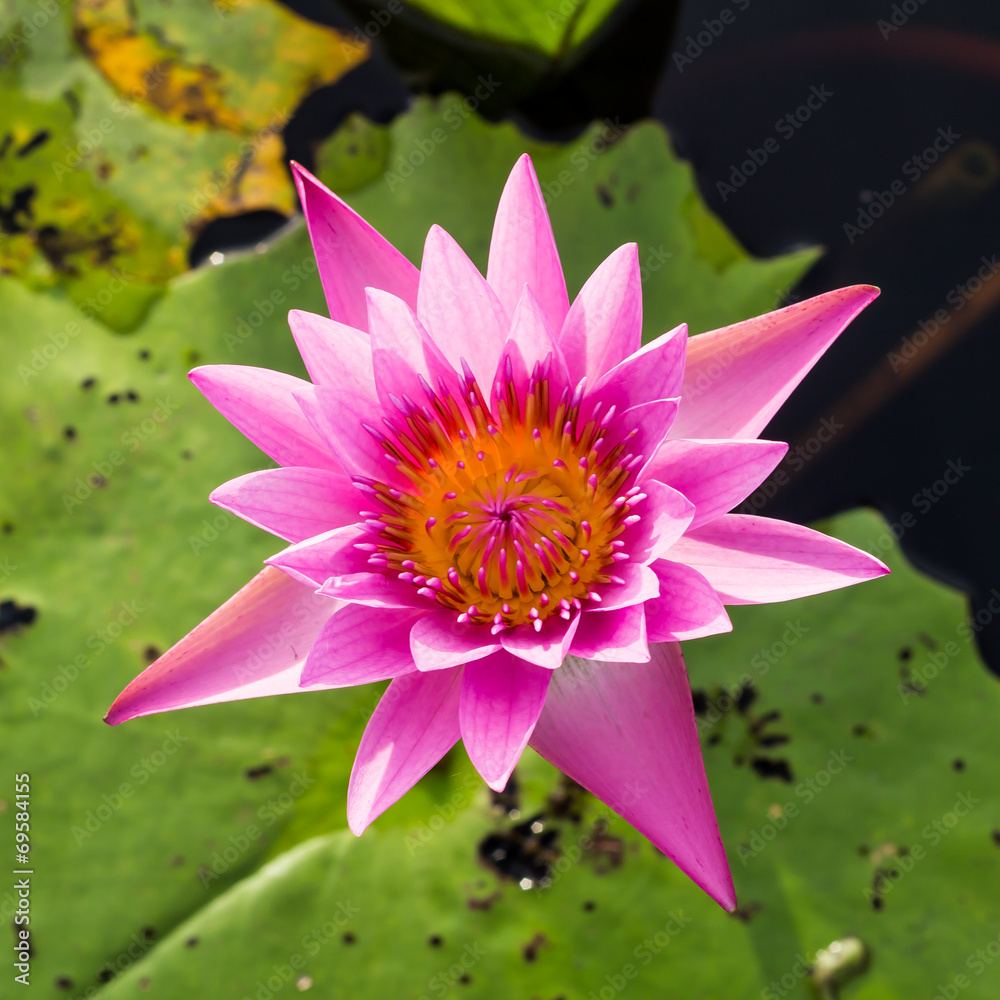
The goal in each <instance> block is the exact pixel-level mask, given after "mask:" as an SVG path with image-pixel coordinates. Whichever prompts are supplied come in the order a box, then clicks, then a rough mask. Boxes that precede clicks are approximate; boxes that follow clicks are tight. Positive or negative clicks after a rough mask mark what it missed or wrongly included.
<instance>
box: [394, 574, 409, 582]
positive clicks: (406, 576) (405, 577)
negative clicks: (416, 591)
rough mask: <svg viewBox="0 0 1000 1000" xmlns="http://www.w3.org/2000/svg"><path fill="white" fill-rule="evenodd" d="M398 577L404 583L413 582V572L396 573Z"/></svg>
mask: <svg viewBox="0 0 1000 1000" xmlns="http://www.w3.org/2000/svg"><path fill="white" fill-rule="evenodd" d="M396 579H397V580H402V581H403V583H413V574H412V573H398V574H397V575H396Z"/></svg>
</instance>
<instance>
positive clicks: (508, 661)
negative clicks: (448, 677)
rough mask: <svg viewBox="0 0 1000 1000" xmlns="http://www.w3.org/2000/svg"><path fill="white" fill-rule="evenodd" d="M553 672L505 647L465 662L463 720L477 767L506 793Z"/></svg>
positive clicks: (468, 749)
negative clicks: (478, 658) (526, 661)
mask: <svg viewBox="0 0 1000 1000" xmlns="http://www.w3.org/2000/svg"><path fill="white" fill-rule="evenodd" d="M552 675H553V671H551V670H546V669H545V668H544V667H537V666H535V665H533V664H531V663H525V662H524V661H523V660H519V659H518V658H517V657H516V656H511V655H510V653H507V652H500V653H494V654H493V655H492V656H488V657H487V658H486V659H485V660H477V661H476V662H475V663H470V664H468V665H467V666H466V667H465V673H464V676H463V678H462V697H461V701H460V703H459V723H460V725H461V729H462V742H463V743H464V744H465V749H466V752H467V753H468V754H469V759H470V760H471V761H472V763H473V766H474V767H475V768H476V770H477V771H478V772H479V773H480V774H481V775H482V776H483V780H484V781H485V782H486V784H487V785H489V786H490V788H492V789H493V790H494V791H496V792H502V791H503V789H504V787H505V786H506V784H507V779H508V778H509V777H510V774H511V771H513V770H514V765H515V764H517V762H518V761H519V760H520V759H521V754H522V753H523V751H524V748H525V747H526V746H527V745H528V739H529V738H530V736H531V733H532V730H533V729H534V728H535V722H536V721H537V720H538V715H539V713H540V712H541V711H542V706H543V705H544V704H545V692H546V691H547V690H548V687H549V681H550V680H551V679H552Z"/></svg>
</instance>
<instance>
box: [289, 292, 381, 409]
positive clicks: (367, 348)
mask: <svg viewBox="0 0 1000 1000" xmlns="http://www.w3.org/2000/svg"><path fill="white" fill-rule="evenodd" d="M288 326H289V327H290V329H291V331H292V336H293V337H294V338H295V345H296V347H298V349H299V354H301V355H302V360H303V361H304V362H305V366H306V370H307V371H308V372H309V377H310V378H311V379H312V380H313V382H314V383H315V384H316V385H330V386H333V387H334V388H343V389H347V390H349V391H350V392H353V393H355V394H357V395H360V396H362V397H364V398H365V399H369V400H374V399H376V398H377V396H376V392H375V378H374V375H373V373H372V345H371V339H370V338H369V336H368V334H366V333H362V332H361V331H360V330H355V329H354V327H353V326H347V325H345V324H344V323H336V322H334V321H333V320H332V319H327V318H326V317H325V316H317V315H316V314H315V313H310V312H305V311H304V310H302V309H293V310H292V311H291V312H289V314H288Z"/></svg>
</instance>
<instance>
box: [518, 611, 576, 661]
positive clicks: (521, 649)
mask: <svg viewBox="0 0 1000 1000" xmlns="http://www.w3.org/2000/svg"><path fill="white" fill-rule="evenodd" d="M579 626H580V615H574V616H573V617H572V618H571V619H570V620H569V621H564V620H563V619H562V618H560V617H558V616H556V615H549V617H548V618H546V619H545V620H544V621H543V622H542V627H541V629H539V631H537V632H536V631H535V628H534V626H533V625H532V624H531V623H530V622H525V623H524V624H523V625H516V626H515V627H514V628H508V629H504V631H503V632H501V633H500V643H501V645H502V646H503V648H504V649H505V650H507V652H508V653H511V654H512V655H514V656H517V657H520V659H522V660H526V661H527V662H528V663H533V664H535V665H536V666H539V667H544V668H545V669H546V670H555V669H557V668H558V667H560V666H561V665H562V661H563V658H564V657H565V656H566V654H567V653H568V652H569V647H570V645H571V644H572V642H573V636H575V635H576V630H577V628H579Z"/></svg>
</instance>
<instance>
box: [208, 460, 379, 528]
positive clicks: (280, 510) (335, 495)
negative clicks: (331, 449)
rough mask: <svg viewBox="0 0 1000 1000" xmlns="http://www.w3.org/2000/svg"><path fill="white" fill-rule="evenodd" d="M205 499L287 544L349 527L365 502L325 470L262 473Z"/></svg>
mask: <svg viewBox="0 0 1000 1000" xmlns="http://www.w3.org/2000/svg"><path fill="white" fill-rule="evenodd" d="M209 500H211V501H212V503H214V504H218V506H220V507H222V508H223V509H225V510H230V511H232V512H233V513H234V514H236V515H237V517H242V518H243V520H244V521H249V522H250V523H251V524H255V525H257V527H258V528H263V529H264V530H265V531H270V532H272V533H273V534H275V535H278V536H279V537H281V538H285V539H287V540H288V541H290V542H300V541H302V540H303V539H304V538H311V537H312V536H313V535H320V534H322V533H323V532H325V531H329V530H330V529H331V528H339V527H341V526H342V525H345V524H354V523H355V522H356V521H357V520H358V511H359V510H360V509H361V507H362V503H363V500H364V498H363V497H362V495H361V494H360V493H359V492H358V490H357V489H356V488H355V487H354V485H353V483H351V482H350V480H348V479H346V478H345V477H344V476H342V475H337V474H336V473H334V472H327V471H326V470H325V469H305V468H288V469H265V470H264V471H263V472H250V473H248V474H247V475H245V476H240V477H239V478H238V479H231V480H230V481H229V482H228V483H223V484H222V485H221V486H220V487H218V488H217V489H216V490H214V491H213V492H212V495H211V496H210V497H209Z"/></svg>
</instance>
